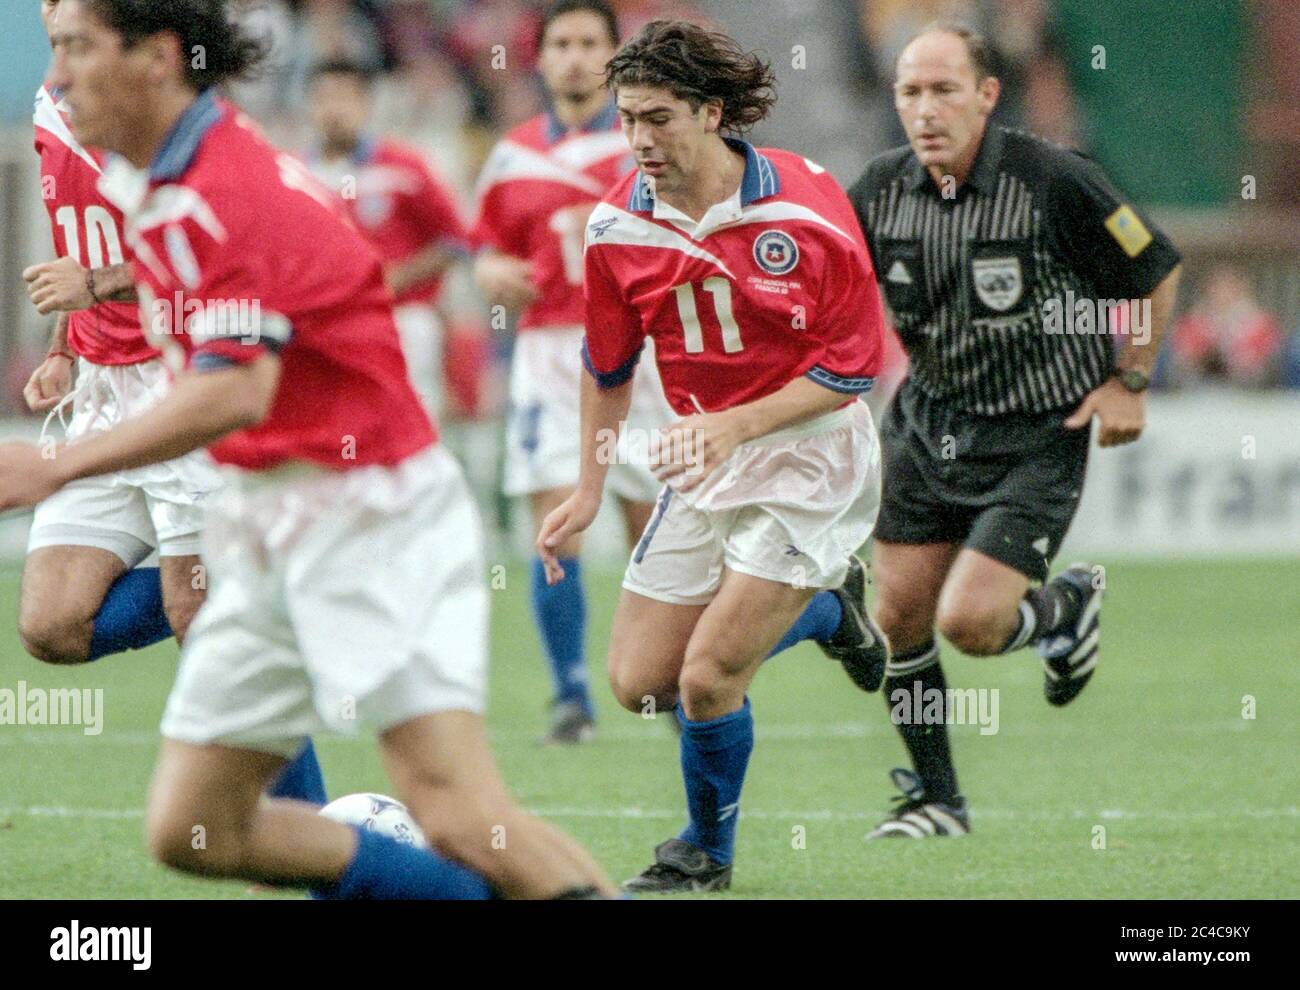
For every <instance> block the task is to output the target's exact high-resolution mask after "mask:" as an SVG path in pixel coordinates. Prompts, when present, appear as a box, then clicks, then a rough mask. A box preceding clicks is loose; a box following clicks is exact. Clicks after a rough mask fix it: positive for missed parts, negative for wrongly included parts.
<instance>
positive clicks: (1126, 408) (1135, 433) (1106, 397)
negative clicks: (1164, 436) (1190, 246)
mask: <svg viewBox="0 0 1300 990" xmlns="http://www.w3.org/2000/svg"><path fill="white" fill-rule="evenodd" d="M1182 271H1183V266H1182V265H1178V266H1177V267H1175V268H1174V269H1173V271H1171V272H1170V273H1169V274H1168V275H1166V276H1165V277H1164V278H1163V279H1162V280H1161V282H1160V284H1159V285H1157V286H1156V287H1155V288H1154V289H1153V290H1152V291H1151V294H1150V295H1149V296H1146V297H1145V299H1144V301H1149V302H1150V304H1151V336H1150V337H1149V338H1147V339H1144V340H1142V341H1138V340H1135V339H1134V338H1133V337H1129V339H1128V340H1127V341H1126V342H1125V343H1124V348H1123V350H1122V351H1120V354H1119V359H1118V361H1117V362H1116V368H1117V369H1118V371H1119V372H1120V373H1123V372H1125V371H1140V372H1141V373H1142V375H1143V377H1144V378H1146V379H1147V380H1150V378H1151V375H1152V373H1153V372H1154V370H1155V366H1156V358H1157V356H1159V354H1160V342H1161V340H1163V339H1164V335H1165V330H1166V328H1168V326H1169V321H1170V317H1171V316H1172V314H1173V310H1174V300H1175V298H1176V297H1177V295H1178V279H1179V277H1180V276H1181V275H1182ZM1093 416H1096V417H1097V418H1098V419H1099V420H1100V424H1101V429H1100V431H1099V432H1098V434H1097V444H1098V445H1099V446H1101V447H1118V446H1120V445H1121V444H1126V443H1132V442H1133V441H1134V440H1136V439H1137V438H1138V437H1140V436H1141V435H1142V430H1143V428H1145V426H1146V422H1147V406H1146V393H1145V392H1134V391H1130V390H1129V389H1128V388H1126V387H1125V386H1124V385H1123V383H1122V382H1121V381H1120V379H1119V378H1108V379H1106V381H1104V382H1103V383H1102V384H1101V385H1098V386H1097V387H1096V388H1095V389H1093V390H1092V391H1091V392H1089V393H1088V394H1087V395H1086V396H1084V399H1083V402H1081V403H1080V404H1079V408H1078V409H1076V410H1075V411H1074V413H1073V414H1072V415H1071V416H1070V418H1069V419H1067V420H1066V421H1065V426H1066V428H1067V429H1071V430H1077V429H1082V428H1083V427H1086V426H1087V425H1088V424H1089V423H1091V422H1092V417H1093Z"/></svg>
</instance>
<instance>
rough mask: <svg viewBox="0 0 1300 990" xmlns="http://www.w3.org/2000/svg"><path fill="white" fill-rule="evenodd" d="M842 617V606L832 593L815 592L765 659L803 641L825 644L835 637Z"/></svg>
mask: <svg viewBox="0 0 1300 990" xmlns="http://www.w3.org/2000/svg"><path fill="white" fill-rule="evenodd" d="M843 617H844V606H843V605H841V604H840V600H839V598H837V597H836V596H835V593H834V592H832V591H819V592H817V594H815V595H813V596H812V600H811V601H810V602H809V603H808V607H807V608H805V609H804V610H803V612H802V613H801V614H800V615H799V618H797V619H795V620H794V625H792V626H791V627H790V629H789V631H788V632H787V633H786V634H785V635H784V636H782V637H781V639H780V641H779V642H778V643H777V644H776V646H774V647H772V650H771V652H770V653H768V655H767V659H769V660H770V659H771V658H772V657H774V656H776V655H777V654H778V653H780V652H781V651H782V650H788V649H789V648H790V647H792V646H794V645H795V643H802V642H803V641H804V640H805V639H811V640H815V641H818V642H823V643H824V642H826V641H827V640H829V639H830V638H831V637H832V636H834V635H835V630H837V629H839V627H840V620H841V619H842V618H843Z"/></svg>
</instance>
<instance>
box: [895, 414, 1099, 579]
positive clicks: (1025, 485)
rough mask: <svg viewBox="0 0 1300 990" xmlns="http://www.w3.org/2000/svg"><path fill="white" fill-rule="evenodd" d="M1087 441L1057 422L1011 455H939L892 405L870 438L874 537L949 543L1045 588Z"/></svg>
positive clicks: (934, 443)
mask: <svg viewBox="0 0 1300 990" xmlns="http://www.w3.org/2000/svg"><path fill="white" fill-rule="evenodd" d="M996 423H997V421H996V420H990V426H992V427H993V428H996ZM1090 435H1091V431H1089V430H1086V429H1085V430H1066V429H1063V428H1062V427H1061V426H1060V425H1059V420H1058V421H1057V424H1056V425H1054V426H1053V427H1051V434H1050V436H1048V435H1044V436H1042V437H1040V438H1039V439H1038V442H1037V443H1030V444H1026V445H1025V448H1024V449H1022V450H1020V451H1017V452H1014V453H1013V452H1006V453H1000V454H997V455H993V456H979V455H976V454H974V453H970V454H966V455H963V454H962V453H961V452H960V451H959V450H958V451H955V452H952V453H955V455H956V456H948V457H945V456H943V454H944V453H947V452H949V451H945V450H944V449H943V445H942V441H941V440H940V439H939V438H931V442H929V443H927V442H926V438H925V437H924V436H923V435H922V433H921V432H920V431H919V430H918V428H917V426H916V424H915V423H914V422H912V421H911V420H910V419H909V417H908V416H906V415H905V414H903V413H902V412H901V411H900V409H899V403H898V399H897V398H896V399H895V401H894V402H893V403H891V405H890V407H889V411H888V413H887V414H886V415H885V420H884V423H883V425H882V426H881V430H880V440H881V449H882V454H883V464H884V478H883V490H882V493H881V504H880V515H879V517H878V519H877V521H876V530H875V535H876V537H877V538H878V539H881V540H885V541H886V542H889V543H959V544H961V545H962V546H965V547H971V548H972V549H975V550H978V551H980V552H981V553H983V554H986V555H988V556H989V557H992V558H993V559H994V560H999V561H1001V562H1002V563H1004V564H1006V565H1007V566H1008V567H1012V568H1014V569H1015V570H1017V571H1019V572H1020V573H1022V574H1024V575H1025V576H1027V577H1028V578H1029V579H1030V580H1033V581H1046V580H1047V575H1048V571H1049V569H1050V566H1051V561H1052V558H1054V557H1055V556H1056V553H1057V551H1058V550H1059V549H1060V546H1061V541H1062V540H1063V539H1064V538H1065V534H1066V531H1067V530H1068V529H1069V528H1070V522H1071V520H1072V519H1073V518H1074V513H1075V510H1076V509H1078V507H1079V496H1080V494H1081V493H1082V491H1083V477H1084V472H1085V470H1086V468H1087V465H1088V449H1089V446H1090Z"/></svg>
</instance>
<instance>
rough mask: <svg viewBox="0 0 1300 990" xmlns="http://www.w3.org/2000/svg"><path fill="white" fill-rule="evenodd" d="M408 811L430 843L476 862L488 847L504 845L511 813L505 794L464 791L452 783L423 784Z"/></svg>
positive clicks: (462, 859) (454, 856)
mask: <svg viewBox="0 0 1300 990" xmlns="http://www.w3.org/2000/svg"><path fill="white" fill-rule="evenodd" d="M411 811H412V812H413V814H414V817H415V820H416V823H417V824H418V825H419V826H420V831H422V832H423V833H424V837H425V839H426V840H427V841H428V843H429V845H430V846H431V847H432V848H433V849H434V850H435V851H437V852H438V853H440V854H441V855H443V856H447V857H449V858H451V859H454V860H457V861H458V862H462V863H475V862H479V861H481V859H482V857H483V855H484V854H485V853H486V852H487V851H489V850H492V849H494V848H503V845H502V844H503V843H506V842H508V841H509V836H508V834H507V833H508V823H509V821H510V820H511V819H512V818H513V817H514V807H513V805H512V804H511V802H510V800H509V798H508V797H507V796H506V795H504V794H501V795H483V794H478V793H466V792H465V791H464V789H457V788H454V787H427V788H424V789H423V791H422V793H421V794H420V796H419V797H417V798H416V799H415V800H414V801H413V802H412V806H411Z"/></svg>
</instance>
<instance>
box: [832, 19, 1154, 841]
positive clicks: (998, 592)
mask: <svg viewBox="0 0 1300 990" xmlns="http://www.w3.org/2000/svg"><path fill="white" fill-rule="evenodd" d="M998 92H999V84H998V80H997V79H996V78H995V77H994V75H993V73H992V69H991V57H990V52H989V49H988V46H987V45H986V44H985V43H984V41H983V40H982V39H981V38H980V37H979V36H978V35H976V34H974V33H973V32H971V31H970V30H969V29H967V28H964V27H962V26H960V25H955V24H954V25H947V24H939V25H933V26H931V27H928V28H926V29H925V30H923V31H922V32H921V33H920V34H919V35H918V36H917V37H916V38H915V39H913V40H912V41H911V42H910V43H909V44H908V45H907V47H906V48H904V49H903V51H902V53H901V55H900V56H899V59H898V67H897V79H896V80H895V83H894V97H895V105H896V106H897V109H898V115H899V119H900V120H901V121H902V124H903V127H904V129H905V130H906V132H907V137H908V142H909V143H908V145H907V146H905V147H902V148H898V149H895V150H893V151H889V152H886V153H885V154H883V155H880V156H878V157H877V158H875V159H873V160H872V161H871V162H870V163H869V164H868V165H867V168H866V171H865V172H864V174H863V175H862V177H861V179H859V180H858V182H857V184H856V185H854V186H853V188H852V189H851V190H850V192H849V195H850V198H851V199H852V200H853V203H854V207H855V209H856V211H857V214H858V217H859V219H860V220H861V223H862V229H863V230H864V231H865V233H866V237H867V243H868V246H869V247H870V248H871V251H872V254H873V258H874V261H875V271H876V274H877V276H878V277H879V279H880V280H881V284H882V285H883V286H884V291H885V296H886V298H887V300H888V302H889V304H890V308H891V309H892V310H893V313H894V318H895V321H896V324H897V327H898V332H899V336H900V338H901V339H902V342H903V345H904V347H905V348H906V349H907V352H908V355H909V356H910V358H911V368H910V373H909V376H908V378H907V380H906V381H905V382H904V383H903V385H902V386H901V388H900V389H899V392H898V394H897V395H896V396H895V398H894V400H893V403H892V405H891V406H890V409H889V413H888V415H887V416H886V418H885V421H884V424H883V425H882V428H881V442H882V446H883V449H884V464H885V470H884V493H883V496H882V502H881V508H880V521H879V523H878V524H877V526H876V534H875V541H874V544H873V548H872V553H871V558H872V567H873V570H874V573H875V578H876V603H875V610H876V618H877V620H878V621H879V623H880V625H881V626H882V627H883V628H884V630H885V632H886V633H887V634H888V636H889V639H890V642H891V644H892V646H893V651H894V652H893V657H892V659H891V660H890V661H889V665H888V668H887V670H888V675H887V679H886V681H885V688H886V690H885V692H884V693H885V697H886V701H887V703H888V704H889V705H890V707H891V711H911V710H915V709H916V708H919V706H916V705H914V704H913V693H914V692H915V693H923V694H924V696H925V697H935V696H945V695H944V692H945V691H946V687H947V686H946V684H945V681H944V677H943V671H942V669H941V668H940V666H939V648H938V646H937V644H936V642H935V630H936V628H937V629H938V631H939V632H941V633H943V635H944V636H945V637H947V639H948V641H949V642H950V643H952V645H953V646H955V647H957V649H959V650H961V651H962V652H963V653H967V654H971V655H974V656H991V655H995V654H1003V653H1010V652H1012V651H1015V650H1019V649H1020V648H1021V647H1024V646H1027V645H1029V644H1033V643H1036V644H1037V647H1038V652H1039V654H1040V655H1041V657H1042V662H1043V668H1044V677H1045V680H1044V690H1045V692H1046V696H1047V700H1048V702H1049V703H1051V704H1053V705H1065V704H1068V703H1069V702H1070V701H1071V700H1073V699H1074V698H1075V697H1076V696H1077V695H1078V694H1079V692H1080V691H1082V690H1083V688H1084V686H1085V685H1086V684H1087V683H1088V681H1089V679H1090V678H1091V677H1092V675H1093V673H1094V672H1095V670H1096V665H1097V660H1098V657H1099V646H1098V640H1099V627H1100V625H1099V624H1100V608H1101V599H1102V591H1103V588H1104V575H1103V574H1102V573H1100V571H1099V570H1095V569H1094V568H1092V567H1089V566H1088V565H1086V564H1077V565H1074V566H1071V567H1069V568H1067V569H1066V570H1064V571H1063V572H1061V573H1060V574H1058V575H1057V576H1056V577H1054V578H1052V579H1051V580H1048V574H1049V569H1050V563H1051V560H1052V558H1053V557H1054V556H1055V554H1056V552H1057V550H1058V548H1059V547H1060V544H1061V540H1062V539H1063V538H1064V536H1065V533H1066V531H1067V529H1068V528H1069V525H1070V520H1071V519H1072V518H1073V516H1074V512H1075V509H1076V508H1077V506H1078V502H1079V496H1080V493H1081V491H1082V490H1083V480H1084V471H1085V468H1086V465H1087V460H1088V447H1089V442H1090V430H1089V426H1090V424H1091V422H1092V420H1093V418H1094V417H1095V418H1096V419H1097V420H1098V421H1099V431H1098V437H1099V442H1100V444H1101V446H1103V447H1111V446H1114V445H1117V444H1123V443H1129V442H1131V441H1133V440H1136V439H1137V438H1138V436H1139V435H1140V434H1141V432H1142V427H1143V423H1144V421H1145V413H1144V405H1143V403H1144V399H1143V391H1144V390H1145V389H1146V386H1147V382H1148V380H1149V377H1150V375H1151V371H1152V368H1153V367H1154V364H1155V360H1156V354H1157V350H1158V348H1159V345H1160V339H1161V337H1162V336H1163V334H1164V330H1165V327H1166V325H1167V324H1168V320H1169V315H1170V312H1171V310H1172V308H1173V303H1174V295H1175V292H1176V288H1177V283H1178V275H1179V270H1180V269H1179V257H1178V252H1177V251H1176V250H1175V249H1174V247H1173V246H1172V245H1171V244H1170V243H1169V240H1168V238H1166V237H1165V236H1164V235H1163V234H1162V233H1161V232H1160V231H1159V230H1158V229H1156V228H1155V227H1154V226H1153V225H1152V224H1151V222H1150V221H1149V220H1148V219H1146V218H1145V217H1143V216H1141V215H1140V214H1139V213H1138V211H1137V210H1135V209H1134V208H1133V207H1132V206H1131V205H1129V204H1128V203H1127V202H1126V201H1125V200H1124V198H1123V196H1121V195H1120V194H1119V193H1118V192H1117V191H1116V190H1115V189H1114V187H1113V186H1112V185H1111V183H1110V182H1109V180H1108V179H1107V178H1106V176H1105V175H1104V174H1103V172H1102V171H1101V169H1100V168H1098V167H1097V165H1096V164H1094V163H1093V162H1091V161H1090V160H1088V159H1087V158H1085V157H1083V156H1081V155H1078V154H1076V153H1074V152H1072V151H1067V150H1066V149H1064V148H1060V147H1057V146H1055V145H1052V144H1049V143H1047V142H1045V141H1042V140H1040V139H1038V138H1035V137H1033V136H1031V135H1028V134H1024V133H1021V132H1017V131H1008V130H1004V129H1002V128H1000V127H997V126H996V125H991V124H989V121H988V118H989V114H990V113H991V112H992V110H993V108H994V106H995V105H996V103H997V99H998ZM1113 300H1128V301H1129V315H1130V319H1131V320H1138V321H1140V325H1141V326H1142V327H1143V332H1142V333H1140V334H1139V333H1133V334H1131V335H1130V336H1129V338H1128V340H1127V341H1126V342H1125V344H1124V345H1123V347H1122V348H1121V349H1119V351H1118V355H1117V353H1116V348H1115V346H1114V345H1113V343H1112V339H1111V336H1110V334H1111V333H1114V332H1115V330H1114V328H1113V326H1110V325H1108V323H1107V318H1106V317H1107V314H1106V309H1107V308H1109V306H1110V305H1111V301H1113ZM1078 302H1083V303H1084V304H1085V308H1086V309H1087V310H1088V311H1089V312H1095V311H1096V310H1097V309H1098V308H1100V311H1101V318H1100V322H1098V321H1096V320H1091V319H1090V320H1088V321H1087V322H1086V323H1085V322H1083V320H1082V319H1081V318H1080V319H1076V318H1075V317H1076V314H1078V313H1079V309H1078ZM1094 304H1095V305H1094ZM1053 314H1055V316H1054V315H1053ZM933 692H939V694H938V695H935V694H934V693H933ZM944 719H946V714H945V716H944ZM944 719H941V720H939V722H938V723H937V724H926V723H920V724H918V723H914V722H912V721H911V720H909V719H898V718H895V719H894V720H895V722H896V723H897V724H898V729H899V732H900V733H901V735H902V737H903V742H904V743H905V745H906V747H907V751H908V754H909V756H910V757H911V761H912V765H913V767H914V770H913V771H907V770H895V771H894V773H893V778H894V781H895V783H896V784H897V785H898V787H899V789H900V790H901V791H902V792H903V794H902V797H901V798H900V799H899V804H898V807H897V808H896V809H895V812H894V813H893V814H892V815H890V816H889V817H888V818H887V819H886V821H885V822H884V823H882V824H881V826H880V827H879V828H877V829H876V830H874V831H873V832H872V833H871V835H870V836H869V837H871V838H877V837H888V836H900V837H913V838H928V837H931V836H953V835H964V834H965V833H966V832H967V831H969V827H970V823H969V818H968V814H967V808H966V803H965V799H964V798H963V797H962V796H961V795H960V791H959V790H958V787H957V776H956V771H955V770H954V768H953V762H952V756H951V751H950V748H949V742H948V729H947V725H946V721H945V720H944Z"/></svg>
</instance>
